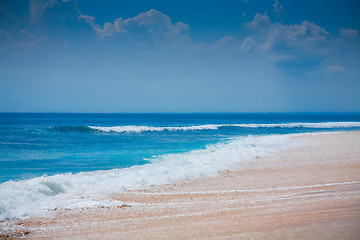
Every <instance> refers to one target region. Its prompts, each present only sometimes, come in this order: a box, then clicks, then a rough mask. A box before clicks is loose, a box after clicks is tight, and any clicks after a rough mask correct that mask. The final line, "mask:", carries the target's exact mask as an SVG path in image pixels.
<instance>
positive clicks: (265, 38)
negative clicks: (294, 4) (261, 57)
mask: <svg viewBox="0 0 360 240" xmlns="http://www.w3.org/2000/svg"><path fill="white" fill-rule="evenodd" d="M245 25H246V26H247V27H248V28H249V29H250V30H251V31H252V32H251V34H250V36H248V37H247V39H248V40H246V39H245V40H246V41H247V42H249V41H250V40H251V48H250V47H249V44H248V43H247V44H245V43H244V48H246V49H247V50H250V49H253V50H261V51H268V50H283V49H295V50H298V51H317V50H318V48H319V47H321V46H322V44H324V43H325V42H326V41H327V39H328V38H329V33H328V32H327V31H326V30H325V29H323V28H321V27H319V26H318V25H316V24H314V23H311V22H309V21H304V22H302V23H301V24H300V25H299V24H293V25H283V24H280V23H277V22H275V23H273V22H271V20H270V18H269V16H268V15H267V14H266V13H264V14H263V15H261V14H256V15H255V17H254V19H253V20H252V21H251V22H249V23H246V24H245ZM244 42H245V41H244Z"/></svg>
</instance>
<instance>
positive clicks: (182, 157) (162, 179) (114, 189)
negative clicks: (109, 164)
mask: <svg viewBox="0 0 360 240" xmlns="http://www.w3.org/2000/svg"><path fill="white" fill-rule="evenodd" d="M290 136H291V135H268V136H247V137H238V138H236V139H233V140H229V141H227V142H222V143H218V144H212V145H208V146H207V147H206V148H205V149H199V150H193V151H190V152H186V153H177V154H166V155H160V156H154V157H153V158H151V159H150V162H151V163H149V164H146V165H141V166H133V167H130V168H124V169H112V170H106V171H104V170H101V171H93V172H82V173H78V174H71V173H67V174H58V175H54V176H43V177H38V178H33V179H29V180H22V181H8V182H5V183H3V184H1V185H0V196H1V197H0V220H1V219H2V220H3V219H13V218H24V217H28V216H38V215H44V214H47V213H51V212H53V211H54V210H55V209H57V208H78V207H84V206H85V207H88V206H98V205H102V206H103V205H111V204H120V203H117V202H109V201H104V200H102V199H104V197H106V196H107V195H109V194H115V193H120V192H123V191H126V190H135V189H144V188H147V187H151V186H156V185H163V184H169V183H173V182H175V181H179V180H185V179H193V178H199V177H204V176H214V175H216V174H218V173H219V172H220V171H225V170H228V169H229V168H230V167H232V166H234V165H235V164H237V163H240V162H243V161H247V160H251V159H254V158H255V157H257V156H264V155H266V154H269V153H273V152H274V151H277V150H278V149H280V148H284V147H288V146H291V145H292V144H293V141H289V138H290Z"/></svg>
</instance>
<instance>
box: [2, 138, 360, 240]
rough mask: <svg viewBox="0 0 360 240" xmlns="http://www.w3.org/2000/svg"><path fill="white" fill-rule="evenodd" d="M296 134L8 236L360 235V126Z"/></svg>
mask: <svg viewBox="0 0 360 240" xmlns="http://www.w3.org/2000/svg"><path fill="white" fill-rule="evenodd" d="M296 138H297V140H298V141H300V142H301V144H300V145H299V146H297V147H294V148H291V149H286V150H281V151H280V152H278V153H276V154H273V155H270V156H267V157H263V158H256V159H254V160H252V161H248V162H245V163H242V164H240V165H238V166H236V168H234V169H232V170H230V171H228V172H223V173H220V174H219V175H218V176H216V177H206V178H201V179H195V180H189V181H183V182H179V183H176V184H172V185H166V186H162V187H153V188H149V189H147V190H142V191H129V192H126V193H123V194H119V195H115V196H111V198H112V199H117V200H121V201H123V202H125V203H126V205H122V206H120V205H119V206H115V207H109V208H107V207H103V208H90V209H86V208H84V209H77V210H57V211H55V213H54V214H55V217H54V218H31V219H28V220H22V221H18V222H15V225H14V227H13V229H15V230H16V229H17V230H16V231H15V232H13V233H9V234H8V235H3V236H2V237H3V238H5V237H8V238H17V237H18V236H20V235H23V237H24V238H25V239H360V132H345V133H330V134H320V135H305V136H300V137H299V136H298V137H296ZM9 224H10V223H9Z"/></svg>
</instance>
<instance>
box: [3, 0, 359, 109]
mask: <svg viewBox="0 0 360 240" xmlns="http://www.w3.org/2000/svg"><path fill="white" fill-rule="evenodd" d="M359 10H360V4H359V2H358V1H349V0H345V1H326V3H325V2H324V1H308V0H304V1H286V0H267V1H255V0H247V1H244V0H236V1H235V0H233V1H231V0H229V1H211V0H210V1H188V0H182V1H175V0H173V1H171V0H163V1H145V0H142V1H140V0H133V1H109V0H107V1H86V0H76V1H74V0H66V1H64V0H30V1H29V0H28V1H26V0H21V1H19V0H13V1H10V0H9V1H5V0H1V1H0V111H2V112H303V111H306V112H307V111H320V112H321V111H327V112H328V111H335V112H337V111H340V112H348V111H360V94H359V93H360V36H359V30H360V17H359V14H358V12H359Z"/></svg>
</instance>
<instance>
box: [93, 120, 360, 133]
mask: <svg viewBox="0 0 360 240" xmlns="http://www.w3.org/2000/svg"><path fill="white" fill-rule="evenodd" d="M225 127H235V128H310V129H311V128H313V129H329V128H354V127H360V122H321V123H272V124H261V123H259V124H257V123H254V124H207V125H198V126H182V127H150V126H113V127H100V126H88V128H89V129H92V130H96V131H101V132H117V133H123V132H155V131H157V132H160V131H191V130H217V129H219V128H225Z"/></svg>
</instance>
